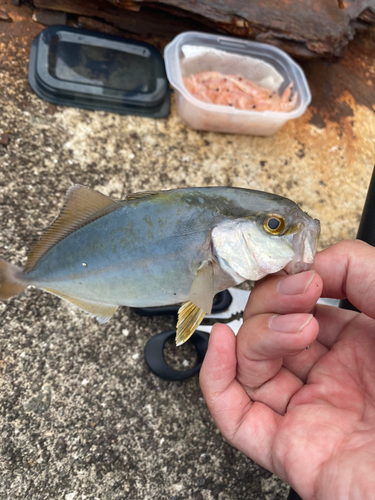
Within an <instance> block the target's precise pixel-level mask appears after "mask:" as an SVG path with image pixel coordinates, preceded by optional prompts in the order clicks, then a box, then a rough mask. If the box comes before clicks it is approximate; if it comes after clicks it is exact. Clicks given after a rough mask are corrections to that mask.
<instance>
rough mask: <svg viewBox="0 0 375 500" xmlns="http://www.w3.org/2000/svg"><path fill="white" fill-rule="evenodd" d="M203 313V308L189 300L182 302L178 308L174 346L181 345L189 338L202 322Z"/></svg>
mask: <svg viewBox="0 0 375 500" xmlns="http://www.w3.org/2000/svg"><path fill="white" fill-rule="evenodd" d="M205 314H206V313H205V312H204V310H203V309H201V308H200V307H197V306H196V305H194V304H193V303H192V302H190V300H189V301H188V302H185V304H182V306H181V307H180V309H179V310H178V321H177V329H176V346H179V345H182V344H184V343H185V342H186V341H187V340H189V339H190V337H191V336H192V335H193V333H194V332H195V330H196V329H197V328H198V326H199V325H200V324H201V323H202V320H203V318H204V316H205Z"/></svg>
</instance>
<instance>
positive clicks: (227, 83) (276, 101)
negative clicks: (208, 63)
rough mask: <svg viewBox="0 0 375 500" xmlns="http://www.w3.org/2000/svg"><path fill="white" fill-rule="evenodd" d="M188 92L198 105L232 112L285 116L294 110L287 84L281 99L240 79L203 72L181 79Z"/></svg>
mask: <svg viewBox="0 0 375 500" xmlns="http://www.w3.org/2000/svg"><path fill="white" fill-rule="evenodd" d="M183 81H184V85H185V87H186V89H187V90H188V92H190V94H192V95H193V96H194V97H196V98H197V99H199V100H200V101H203V102H207V103H210V104H219V105H221V106H233V107H234V108H236V109H244V110H252V111H258V112H260V111H278V112H284V113H287V112H289V111H293V109H295V108H296V106H297V101H298V92H294V93H292V92H293V87H294V83H293V82H290V83H289V85H288V86H287V87H286V88H285V90H284V91H283V93H282V95H281V96H279V95H278V94H277V93H276V92H274V91H272V90H269V89H267V88H265V87H260V86H259V85H256V84H255V83H253V82H252V81H251V80H248V79H246V78H244V77H243V76H241V75H231V74H227V75H224V74H222V73H219V72H217V71H203V72H201V73H197V74H195V75H190V76H186V77H184V78H183Z"/></svg>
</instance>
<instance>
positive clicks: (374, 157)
mask: <svg viewBox="0 0 375 500" xmlns="http://www.w3.org/2000/svg"><path fill="white" fill-rule="evenodd" d="M1 9H2V10H3V11H5V12H7V13H9V16H10V17H11V19H12V20H13V22H11V23H10V22H9V23H8V22H5V21H0V138H1V136H2V143H0V212H1V218H0V252H1V258H3V259H6V260H9V261H11V262H13V263H15V264H18V265H22V264H24V263H25V260H26V256H27V254H28V252H29V251H30V249H31V248H32V246H33V244H34V243H35V242H36V241H37V240H38V238H39V237H40V236H41V235H42V233H43V231H44V230H46V229H47V228H48V227H49V225H50V224H51V223H52V222H53V220H54V219H55V218H56V216H57V215H58V213H59V209H60V208H61V206H62V203H63V199H64V194H65V192H66V190H67V189H68V188H69V186H71V185H72V184H74V183H80V184H84V185H86V186H89V187H91V188H94V189H97V190H99V191H101V192H103V193H105V194H107V195H110V196H112V197H114V198H123V197H124V195H125V194H126V193H127V192H135V191H142V190H159V189H171V188H176V187H185V186H203V185H204V186H210V185H232V186H240V187H251V188H255V189H261V190H265V191H271V192H275V193H278V194H281V195H285V196H288V197H289V198H291V199H293V200H294V201H296V202H297V203H299V204H300V205H301V207H302V208H303V209H304V210H306V211H308V212H309V213H310V215H312V216H314V217H317V218H319V219H320V220H321V224H322V236H321V243H320V246H321V248H324V247H327V246H328V245H330V244H332V243H334V242H335V241H338V240H341V239H343V238H353V237H355V235H356V230H357V227H358V222H359V219H360V215H361V211H362V207H363V203H364V200H365V196H366V192H367V186H368V183H369V180H370V175H371V171H372V167H373V164H374V162H375V141H374V136H375V90H374V82H375V65H374V60H375V59H374V57H373V56H374V55H375V41H374V39H375V35H374V33H369V34H368V35H366V36H365V37H362V38H358V39H357V40H356V41H355V42H352V44H351V46H350V49H349V52H348V54H347V56H346V58H345V59H344V60H343V61H341V62H339V63H336V64H333V63H329V62H319V61H315V62H304V63H303V68H304V69H305V72H306V75H307V78H308V80H309V83H310V86H311V89H312V93H313V102H312V104H311V106H310V108H309V109H308V111H307V112H306V114H305V115H304V116H303V117H302V118H300V119H298V120H295V121H292V122H290V123H288V124H287V125H285V126H284V127H283V128H282V129H281V130H280V131H279V132H278V133H277V134H276V135H275V136H273V137H268V138H261V137H247V136H234V135H225V134H215V133H207V132H196V131H193V130H190V129H188V128H187V127H186V126H184V125H183V124H182V122H181V121H180V119H179V117H178V115H177V113H176V108H175V105H174V99H173V96H172V112H171V114H170V116H169V118H168V119H165V120H159V121H156V120H153V119H145V118H137V117H132V116H119V115H115V114H109V113H104V112H91V111H84V110H79V109H73V108H63V107H56V106H54V105H52V104H49V103H48V102H45V101H43V100H41V99H40V98H39V97H37V96H36V95H35V94H34V93H33V92H32V91H31V89H30V87H29V85H28V81H27V61H28V53H29V49H30V44H31V41H32V39H33V37H34V36H36V34H37V33H38V32H39V31H40V30H41V29H42V26H40V25H37V24H35V23H33V22H32V21H31V20H30V16H31V11H30V9H29V8H28V7H21V8H18V9H17V8H16V7H13V6H12V5H11V3H10V1H5V2H4V1H3V2H2V5H0V10H1ZM3 134H5V135H3ZM173 326H174V325H173V319H172V318H170V317H167V318H158V319H148V318H139V317H138V316H136V315H135V314H134V313H133V312H132V311H130V310H129V309H128V308H126V307H123V308H120V309H119V310H118V312H117V313H116V314H115V316H114V317H113V318H112V320H111V321H110V322H109V323H107V324H106V325H103V326H100V325H99V324H97V323H96V322H95V321H94V320H93V319H91V318H90V317H88V315H86V314H85V313H83V312H80V311H78V310H76V309H73V308H72V307H70V306H69V305H67V304H66V303H63V302H62V301H61V300H59V299H58V298H56V297H53V296H52V295H49V294H47V293H44V292H41V291H39V290H35V289H28V290H27V291H25V292H24V293H23V294H22V295H20V296H19V297H17V298H14V299H12V300H9V301H7V302H5V303H1V304H0V348H1V352H0V409H1V417H0V418H1V420H0V449H1V454H0V478H1V479H0V499H1V500H8V499H9V500H25V499H27V500H39V499H56V500H60V499H63V500H84V499H87V500H88V499H90V500H91V499H92V500H94V499H100V500H102V499H103V500H120V499H121V500H122V499H129V500H133V499H134V500H135V499H137V500H138V499H140V500H141V499H142V500H146V499H148V500H151V499H152V500H159V499H169V500H172V499H174V500H182V499H184V500H185V499H186V500H213V499H218V500H237V499H239V500H240V499H246V500H258V499H266V500H276V499H280V500H281V499H285V498H286V497H287V492H288V487H287V485H286V484H285V483H283V482H282V481H281V480H280V479H279V478H277V477H276V476H274V475H272V474H271V473H269V472H268V471H266V470H264V469H262V468H261V467H258V466H257V465H256V464H254V463H253V462H252V461H251V460H249V459H248V458H246V457H245V456H243V455H242V454H241V453H239V452H238V451H236V450H235V449H233V448H232V447H231V446H230V445H229V444H227V443H226V442H225V441H224V439H223V438H222V437H221V435H220V433H219V432H218V431H217V429H216V427H215V425H214V423H213V422H212V419H211V417H210V415H209V413H208V411H207V408H206V405H205V402H204V400H203V398H202V395H201V391H200V388H199V383H198V378H197V377H195V378H193V379H190V380H188V381H186V382H173V383H172V382H166V381H163V380H161V379H159V378H157V377H156V376H154V375H153V374H152V373H150V371H149V370H148V368H147V366H146V364H145V361H144V358H143V348H144V345H145V343H146V342H147V340H148V339H149V338H150V337H151V336H152V335H154V334H155V333H157V332H161V331H164V330H167V329H171V328H172V327H173ZM168 357H169V359H170V361H171V363H173V364H174V365H175V366H181V365H182V364H184V365H186V364H187V363H188V364H192V363H194V353H193V348H192V347H191V346H189V345H187V346H183V347H182V348H179V350H178V351H177V353H176V351H175V348H174V347H173V346H172V345H170V346H169V347H168ZM184 360H187V363H184Z"/></svg>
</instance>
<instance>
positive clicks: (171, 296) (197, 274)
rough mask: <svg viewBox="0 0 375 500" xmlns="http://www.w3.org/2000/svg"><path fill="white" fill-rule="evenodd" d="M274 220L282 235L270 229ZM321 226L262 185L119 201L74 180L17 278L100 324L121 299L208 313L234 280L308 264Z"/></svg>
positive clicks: (129, 303) (127, 302)
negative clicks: (59, 210) (188, 307)
mask: <svg viewBox="0 0 375 500" xmlns="http://www.w3.org/2000/svg"><path fill="white" fill-rule="evenodd" d="M82 200H83V201H82ZM74 212H76V213H74ZM265 221H268V222H266V223H265ZM270 221H271V222H270ZM277 221H279V222H280V224H281V223H282V225H283V228H282V231H280V232H279V233H278V232H277V230H276V232H275V231H274V229H272V228H269V227H268V226H267V224H269V225H273V226H275V225H276V224H277ZM279 229H280V228H279ZM319 232H320V226H319V222H318V221H316V220H314V219H312V218H311V217H309V216H308V215H307V214H305V213H304V212H303V211H302V210H301V209H300V208H299V207H298V206H297V205H296V204H295V203H294V202H292V201H290V200H288V199H286V198H283V197H280V196H277V195H273V194H269V193H264V192H260V191H253V190H247V189H240V188H230V187H208V188H188V189H176V190H171V191H162V192H158V193H145V194H144V195H142V193H141V194H137V195H133V196H130V197H128V198H127V199H125V200H124V201H121V202H117V201H114V200H111V199H109V198H107V197H104V196H103V195H101V194H99V193H96V192H95V191H91V190H89V189H87V188H84V187H83V186H73V187H72V188H71V189H70V190H69V191H68V195H67V200H66V203H65V206H64V208H63V210H62V213H61V215H60V218H58V219H57V221H56V222H55V224H54V225H53V226H52V227H51V229H50V230H49V231H47V233H46V235H45V236H44V238H42V240H41V242H40V243H39V246H38V245H37V247H36V249H35V250H34V251H33V252H32V254H31V255H30V257H29V261H28V264H27V265H26V268H25V270H23V271H17V272H14V273H13V281H14V282H17V283H18V284H22V285H23V286H27V285H33V286H36V287H38V288H42V289H45V290H47V291H50V292H51V293H54V294H56V295H58V296H60V297H62V298H64V299H66V300H69V301H70V302H73V303H74V304H76V305H78V306H79V307H81V308H82V309H84V310H86V311H88V312H89V313H91V314H93V315H94V316H96V317H97V318H98V320H99V321H102V322H104V321H106V320H107V319H108V318H109V317H110V316H111V315H112V314H113V312H114V310H115V308H116V307H117V306H119V305H126V306H135V307H145V306H162V305H167V304H175V303H180V302H186V301H191V302H192V303H193V305H194V307H196V308H200V309H201V311H204V312H210V311H209V310H210V305H211V304H212V300H213V296H214V295H215V294H216V293H218V292H219V291H221V290H224V289H226V288H228V287H230V286H233V285H234V284H238V283H241V282H243V281H245V280H257V279H260V278H262V277H263V276H265V275H267V274H270V273H273V272H276V271H279V270H280V269H283V268H286V269H287V270H288V271H289V272H298V271H301V270H303V269H306V268H307V267H308V266H309V265H310V264H311V263H312V262H313V259H314V255H315V252H316V245H317V240H318V236H319ZM0 297H1V288H0ZM87 304H88V305H89V306H90V307H88V306H87ZM189 314H190V313H189ZM202 314H203V313H202V312H201V313H200V317H201V316H202Z"/></svg>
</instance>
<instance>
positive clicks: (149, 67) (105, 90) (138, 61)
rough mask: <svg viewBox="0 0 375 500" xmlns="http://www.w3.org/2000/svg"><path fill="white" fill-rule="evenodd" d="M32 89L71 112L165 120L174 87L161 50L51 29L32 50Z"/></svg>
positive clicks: (74, 30)
mask: <svg viewBox="0 0 375 500" xmlns="http://www.w3.org/2000/svg"><path fill="white" fill-rule="evenodd" d="M29 83H30V86H31V88H32V89H33V90H34V92H36V93H37V94H38V95H39V96H40V97H42V98H43V99H45V100H47V101H49V102H52V103H53V104H60V105H65V106H74V107H78V108H85V109H92V110H102V111H110V112H113V113H119V114H129V115H138V116H147V117H151V118H164V117H166V116H167V115H168V114H169V110H170V95H169V83H168V80H167V77H166V74H165V67H164V61H163V58H162V56H161V54H160V52H158V51H157V50H156V48H155V47H153V46H152V45H149V44H147V43H143V42H138V41H136V40H130V39H126V38H122V37H118V36H112V35H107V34H103V33H98V32H96V31H89V30H81V29H77V28H71V27H67V26H49V27H48V28H46V29H45V30H43V31H42V32H41V33H40V34H39V35H38V36H37V37H36V38H35V39H34V40H33V43H32V45H31V51H30V61H29Z"/></svg>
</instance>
